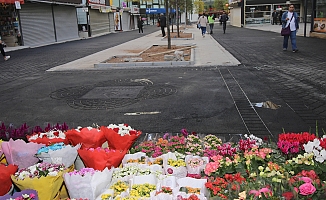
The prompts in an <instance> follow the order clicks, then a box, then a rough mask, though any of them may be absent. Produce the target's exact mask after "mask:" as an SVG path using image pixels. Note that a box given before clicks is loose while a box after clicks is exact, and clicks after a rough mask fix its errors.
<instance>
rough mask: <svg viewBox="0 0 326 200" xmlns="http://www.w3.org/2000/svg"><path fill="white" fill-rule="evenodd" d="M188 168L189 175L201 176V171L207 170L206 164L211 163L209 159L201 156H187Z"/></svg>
mask: <svg viewBox="0 0 326 200" xmlns="http://www.w3.org/2000/svg"><path fill="white" fill-rule="evenodd" d="M185 161H186V167H187V171H188V174H196V175H198V174H200V173H201V171H203V170H204V169H205V166H206V164H207V163H208V162H209V160H208V157H200V156H192V155H187V156H186V159H185Z"/></svg>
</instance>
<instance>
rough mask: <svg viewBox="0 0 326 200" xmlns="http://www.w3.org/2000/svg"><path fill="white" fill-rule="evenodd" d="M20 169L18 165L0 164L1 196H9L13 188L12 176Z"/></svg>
mask: <svg viewBox="0 0 326 200" xmlns="http://www.w3.org/2000/svg"><path fill="white" fill-rule="evenodd" d="M17 169H18V167H17V166H16V165H11V164H10V165H8V166H6V165H4V164H0V184H1V186H0V196H3V195H5V194H7V193H8V192H9V190H10V188H11V186H12V182H11V175H14V174H15V173H16V171H17Z"/></svg>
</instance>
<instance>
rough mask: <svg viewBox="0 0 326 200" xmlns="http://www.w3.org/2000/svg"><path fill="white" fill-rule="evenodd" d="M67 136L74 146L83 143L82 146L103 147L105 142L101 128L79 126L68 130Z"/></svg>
mask: <svg viewBox="0 0 326 200" xmlns="http://www.w3.org/2000/svg"><path fill="white" fill-rule="evenodd" d="M66 137H67V139H68V141H69V143H71V144H72V145H73V146H76V145H77V144H82V148H96V147H101V146H102V144H103V143H104V142H105V137H104V133H103V131H102V130H100V129H99V128H93V127H85V128H82V127H78V128H77V129H71V130H68V131H67V132H66Z"/></svg>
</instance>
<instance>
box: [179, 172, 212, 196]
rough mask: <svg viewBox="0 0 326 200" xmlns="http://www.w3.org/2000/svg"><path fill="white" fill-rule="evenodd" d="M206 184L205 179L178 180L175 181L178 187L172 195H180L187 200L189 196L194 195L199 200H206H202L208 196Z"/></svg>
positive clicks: (187, 178)
mask: <svg viewBox="0 0 326 200" xmlns="http://www.w3.org/2000/svg"><path fill="white" fill-rule="evenodd" d="M206 182H207V179H195V178H190V177H186V178H180V179H178V180H177V183H178V187H177V188H174V189H173V195H174V196H178V195H181V196H182V197H187V198H188V197H189V196H190V195H191V194H196V195H197V196H198V197H199V198H200V199H206V198H204V197H205V196H206V195H208V191H207V189H206V187H205V184H206ZM186 194H188V195H186ZM189 194H190V195H189Z"/></svg>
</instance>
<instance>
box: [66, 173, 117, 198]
mask: <svg viewBox="0 0 326 200" xmlns="http://www.w3.org/2000/svg"><path fill="white" fill-rule="evenodd" d="M112 173H113V169H110V170H108V169H107V168H105V169H104V170H103V171H98V172H95V173H94V174H93V175H91V174H90V173H87V174H86V175H84V176H81V175H79V174H72V175H69V174H68V173H66V174H65V175H64V181H65V184H66V187H67V189H68V192H69V196H70V198H71V199H72V198H76V199H79V198H82V199H89V200H94V199H96V197H97V196H99V195H100V194H101V193H102V192H103V191H104V190H105V189H106V188H107V187H108V185H109V184H110V182H111V178H112Z"/></svg>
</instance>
